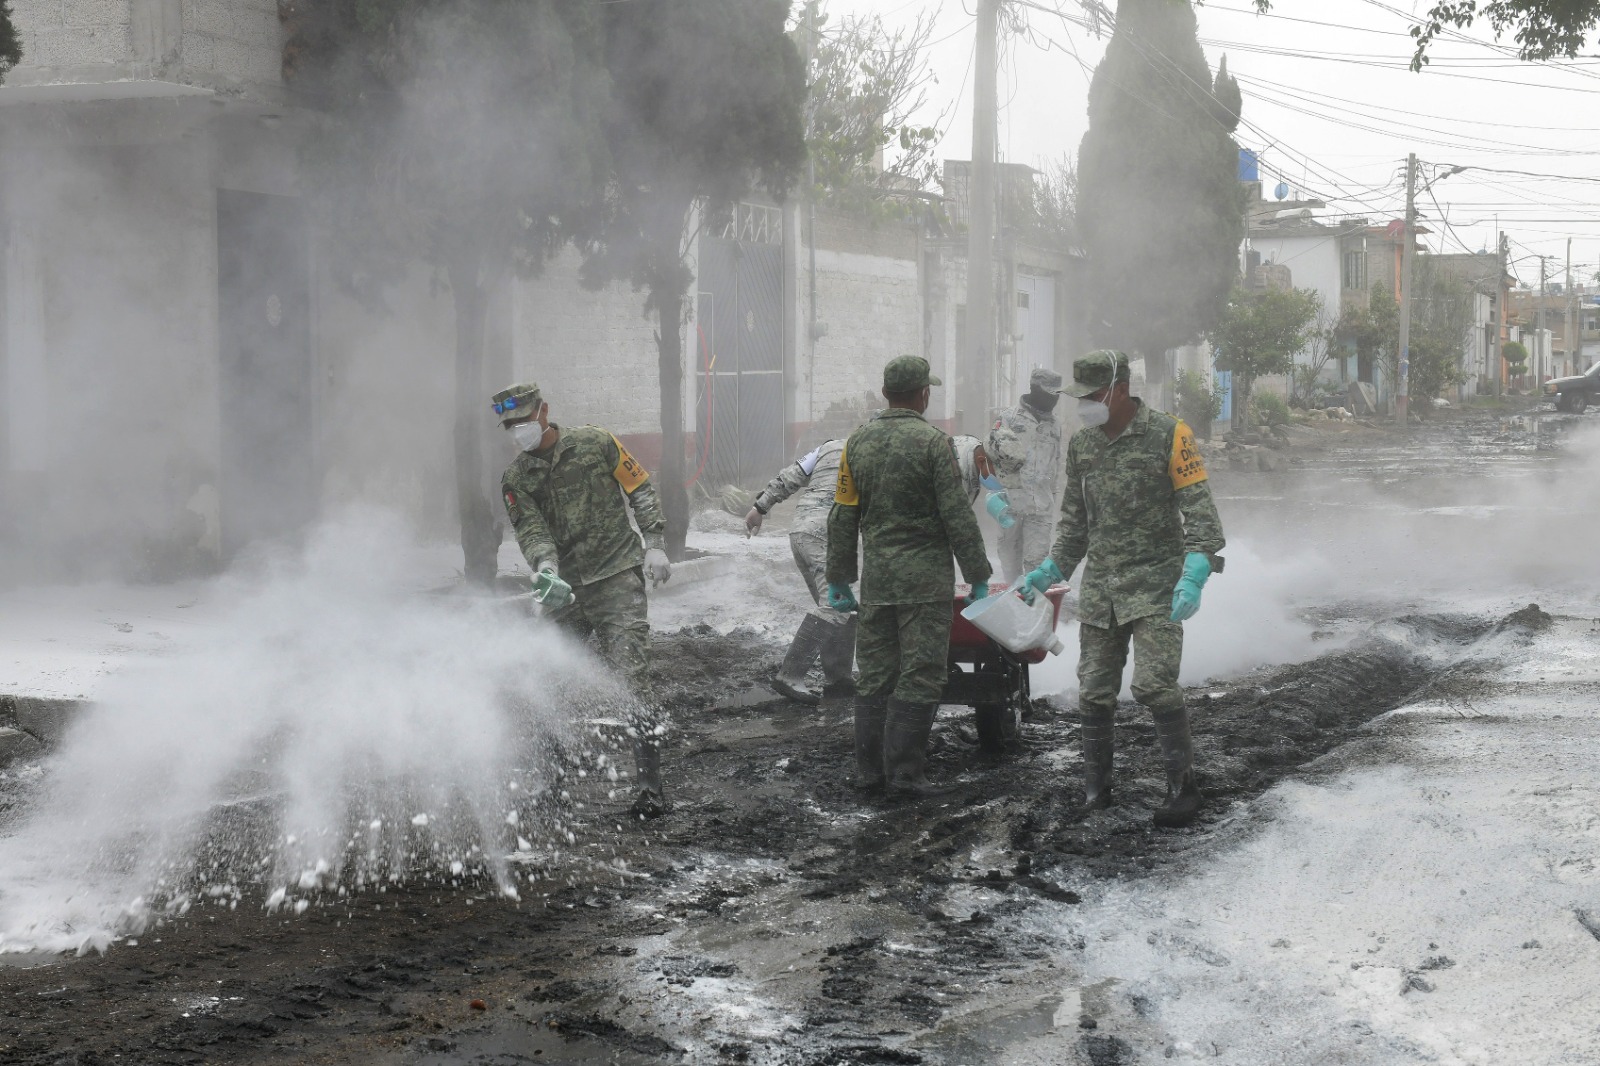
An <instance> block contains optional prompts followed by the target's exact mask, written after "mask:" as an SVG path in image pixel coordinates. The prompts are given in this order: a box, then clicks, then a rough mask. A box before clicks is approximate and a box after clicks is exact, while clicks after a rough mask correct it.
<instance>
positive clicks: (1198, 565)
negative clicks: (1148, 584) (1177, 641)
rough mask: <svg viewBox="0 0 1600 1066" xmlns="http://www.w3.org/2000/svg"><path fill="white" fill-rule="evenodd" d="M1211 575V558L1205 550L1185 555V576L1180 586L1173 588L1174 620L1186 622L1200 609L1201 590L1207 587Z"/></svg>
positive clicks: (1180, 579) (1179, 581)
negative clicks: (1207, 556)
mask: <svg viewBox="0 0 1600 1066" xmlns="http://www.w3.org/2000/svg"><path fill="white" fill-rule="evenodd" d="M1210 576H1211V560H1210V559H1208V558H1206V556H1205V553H1204V552H1190V553H1189V554H1188V555H1185V556H1184V557H1183V576H1182V577H1180V578H1179V579H1178V587H1177V588H1175V589H1173V590H1172V620H1173V621H1174V622H1186V621H1188V620H1189V619H1191V618H1193V617H1194V615H1195V612H1196V611H1198V610H1199V609H1200V590H1201V589H1203V588H1205V587H1206V578H1208V577H1210Z"/></svg>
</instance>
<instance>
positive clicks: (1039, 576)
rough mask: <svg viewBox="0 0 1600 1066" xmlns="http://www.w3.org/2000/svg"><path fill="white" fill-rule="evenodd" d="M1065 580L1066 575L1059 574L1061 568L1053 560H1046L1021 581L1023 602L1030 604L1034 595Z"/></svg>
mask: <svg viewBox="0 0 1600 1066" xmlns="http://www.w3.org/2000/svg"><path fill="white" fill-rule="evenodd" d="M1065 580H1066V575H1065V574H1063V573H1062V572H1061V568H1060V567H1059V566H1057V565H1056V561H1055V560H1054V559H1046V560H1045V561H1044V562H1042V563H1040V564H1039V565H1038V566H1036V567H1034V568H1033V569H1032V570H1029V571H1028V576H1027V577H1025V578H1023V579H1022V589H1021V591H1022V598H1023V600H1024V601H1026V602H1028V603H1032V602H1033V597H1034V596H1035V595H1036V594H1038V593H1040V592H1043V591H1044V590H1045V589H1047V588H1049V587H1050V586H1051V585H1054V584H1055V583H1056V582H1058V581H1065Z"/></svg>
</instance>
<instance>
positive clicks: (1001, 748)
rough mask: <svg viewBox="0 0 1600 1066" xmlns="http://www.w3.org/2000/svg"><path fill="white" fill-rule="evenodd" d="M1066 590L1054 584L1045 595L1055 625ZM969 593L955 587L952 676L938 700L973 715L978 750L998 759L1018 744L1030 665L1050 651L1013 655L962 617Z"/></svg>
mask: <svg viewBox="0 0 1600 1066" xmlns="http://www.w3.org/2000/svg"><path fill="white" fill-rule="evenodd" d="M1006 588H1007V586H1005V585H1003V584H1000V585H996V584H993V583H991V584H990V585H989V595H991V596H999V595H1001V594H1003V593H1004V592H1005V591H1006ZM1067 588H1068V586H1066V585H1053V586H1051V587H1050V588H1048V589H1046V590H1045V593H1044V594H1045V597H1046V598H1047V599H1048V600H1049V601H1050V606H1051V608H1053V610H1054V612H1055V615H1054V618H1055V621H1056V622H1057V623H1058V624H1059V622H1060V621H1061V598H1062V597H1063V596H1065V595H1066V594H1067ZM969 589H970V586H967V585H958V586H956V590H957V591H956V596H955V602H954V605H953V606H952V608H951V614H952V618H951V620H950V658H949V668H950V673H949V678H948V680H947V681H946V682H945V687H944V697H943V698H942V699H941V700H940V701H939V702H940V703H948V704H954V705H957V706H966V707H971V708H972V709H973V710H974V711H976V712H977V726H978V744H979V746H980V747H981V748H982V750H983V751H985V752H988V753H990V754H994V755H999V754H1003V753H1005V752H1007V751H1013V750H1015V749H1016V748H1017V747H1018V745H1019V744H1020V743H1021V737H1022V715H1023V713H1024V712H1025V711H1027V709H1028V705H1029V702H1030V701H1031V700H1032V698H1033V697H1032V695H1031V694H1030V690H1029V687H1028V667H1029V666H1032V665H1033V664H1035V663H1042V662H1044V659H1045V656H1046V655H1048V654H1049V653H1048V652H1046V651H1045V649H1043V648H1035V649H1033V650H1031V651H1025V652H1021V653H1020V654H1013V653H1012V652H1009V651H1007V650H1006V649H1004V648H1002V647H1001V646H1000V645H998V644H996V643H995V642H994V641H993V640H991V639H989V637H988V636H986V635H985V634H984V633H983V631H982V630H980V629H978V627H977V626H975V625H973V624H972V623H971V622H969V621H967V620H966V619H965V618H963V617H961V609H962V608H963V607H965V606H966V605H967V592H968V591H969Z"/></svg>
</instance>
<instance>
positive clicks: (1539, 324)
mask: <svg viewBox="0 0 1600 1066" xmlns="http://www.w3.org/2000/svg"><path fill="white" fill-rule="evenodd" d="M1549 258H1550V257H1549V256H1548V255H1541V256H1540V257H1539V302H1538V304H1536V305H1535V306H1534V309H1533V346H1534V349H1535V350H1536V351H1539V350H1540V341H1542V340H1543V339H1544V261H1545V260H1546V259H1549ZM1549 358H1550V352H1549V348H1548V346H1546V347H1545V348H1544V349H1543V360H1545V361H1548V360H1549ZM1543 366H1544V362H1541V361H1539V360H1535V361H1534V364H1533V390H1534V393H1535V394H1537V393H1538V391H1539V386H1540V385H1541V384H1543V383H1542V382H1541V381H1540V380H1539V371H1540V368H1541V367H1543Z"/></svg>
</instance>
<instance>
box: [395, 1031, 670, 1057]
mask: <svg viewBox="0 0 1600 1066" xmlns="http://www.w3.org/2000/svg"><path fill="white" fill-rule="evenodd" d="M512 1024H513V1025H515V1028H509V1027H507V1025H506V1024H505V1023H503V1022H498V1021H497V1022H496V1023H494V1024H493V1025H492V1026H490V1027H486V1028H484V1029H481V1030H478V1031H476V1032H464V1033H453V1034H450V1035H449V1036H448V1037H446V1036H437V1037H424V1038H422V1039H420V1040H417V1041H415V1042H414V1043H412V1045H411V1046H410V1047H409V1048H407V1049H406V1050H405V1051H404V1052H402V1053H400V1054H399V1055H396V1056H394V1057H393V1058H390V1059H389V1060H388V1061H389V1062H390V1063H393V1064H396V1066H398V1064H400V1063H406V1064H411V1063H427V1064H428V1066H511V1064H513V1063H515V1064H517V1066H525V1064H527V1063H531V1062H532V1063H537V1062H549V1063H560V1064H561V1066H658V1064H659V1063H660V1062H661V1061H662V1059H661V1056H659V1055H644V1054H640V1053H638V1052H635V1051H629V1050H627V1049H625V1048H619V1047H616V1046H615V1045H613V1044H609V1043H607V1042H605V1041H604V1040H598V1039H596V1038H594V1037H590V1036H579V1035H569V1034H565V1033H564V1032H563V1031H562V1030H559V1029H551V1028H548V1027H547V1026H545V1025H544V1024H543V1023H540V1022H526V1021H522V1020H518V1021H517V1022H514V1023H512Z"/></svg>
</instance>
